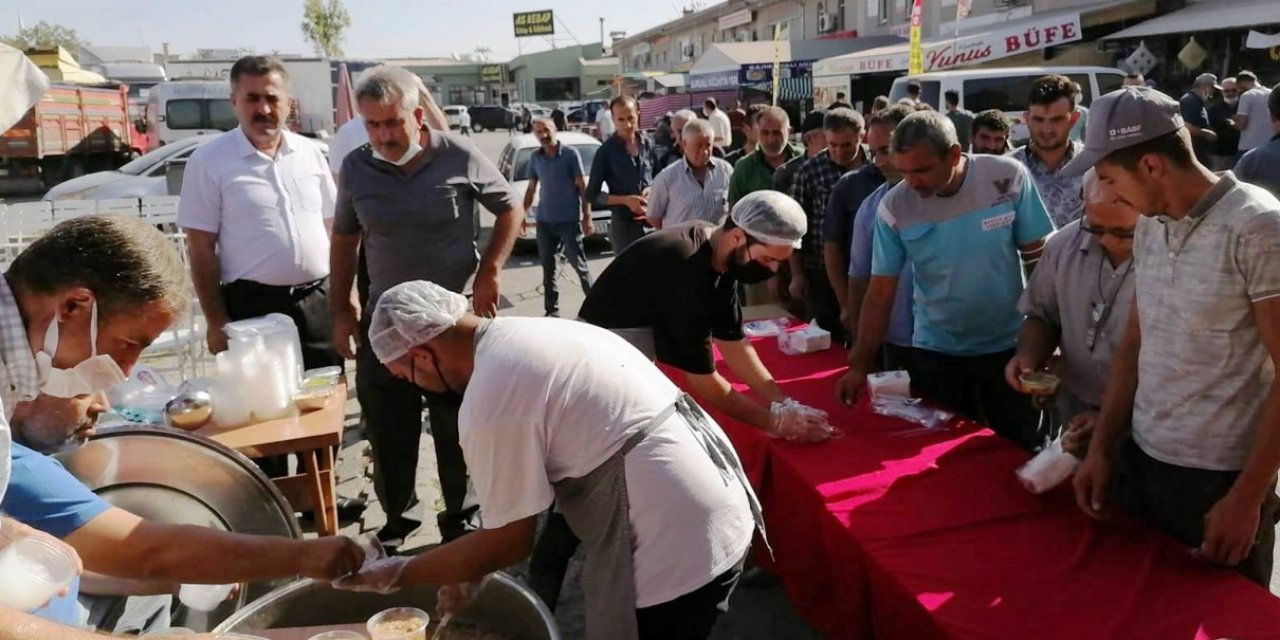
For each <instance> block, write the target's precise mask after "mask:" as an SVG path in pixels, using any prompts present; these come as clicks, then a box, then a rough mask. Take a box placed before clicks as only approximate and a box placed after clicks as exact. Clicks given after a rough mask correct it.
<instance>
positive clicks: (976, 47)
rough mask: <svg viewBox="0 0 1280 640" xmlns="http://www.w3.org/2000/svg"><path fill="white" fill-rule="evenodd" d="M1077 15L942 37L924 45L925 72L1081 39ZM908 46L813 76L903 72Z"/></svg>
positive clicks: (839, 63) (832, 64)
mask: <svg viewBox="0 0 1280 640" xmlns="http://www.w3.org/2000/svg"><path fill="white" fill-rule="evenodd" d="M1080 38H1081V35H1080V14H1078V13H1072V14H1068V15H1065V16H1061V15H1060V16H1058V17H1049V18H1041V19H1037V20H1025V21H1018V22H1017V23H1011V24H1007V25H1001V26H999V27H997V28H993V29H991V30H990V31H988V32H986V33H980V34H974V35H971V36H961V37H960V38H958V39H953V38H944V39H942V40H940V41H935V42H932V43H925V44H924V45H923V51H922V54H923V63H924V71H925V72H929V71H944V70H946V69H954V68H956V67H962V66H965V65H970V64H978V63H981V62H989V61H992V60H999V59H1000V58H1007V57H1009V56H1014V55H1018V54H1022V53H1028V52H1031V51H1039V50H1040V49H1045V48H1047V47H1053V46H1057V45H1060V44H1067V43H1069V42H1076V41H1078V40H1080ZM909 57H910V47H909V46H908V45H894V46H891V47H881V48H879V49H872V50H870V51H864V52H861V53H853V54H848V55H844V56H837V57H835V58H827V59H825V60H819V61H818V62H816V63H814V65H813V75H814V76H836V75H849V74H864V73H886V72H893V71H906V70H907V67H908V64H909V62H910V60H909Z"/></svg>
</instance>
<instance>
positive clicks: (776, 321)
mask: <svg viewBox="0 0 1280 640" xmlns="http://www.w3.org/2000/svg"><path fill="white" fill-rule="evenodd" d="M790 326H791V319H790V318H771V319H768V320H752V321H751V322H744V323H743V324H742V332H743V333H745V334H746V335H747V337H748V338H772V337H773V336H776V335H778V334H780V333H782V332H784V331H786V330H787V327H790Z"/></svg>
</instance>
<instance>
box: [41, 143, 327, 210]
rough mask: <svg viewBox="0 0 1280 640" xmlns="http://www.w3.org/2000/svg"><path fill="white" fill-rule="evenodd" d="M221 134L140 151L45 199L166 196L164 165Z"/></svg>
mask: <svg viewBox="0 0 1280 640" xmlns="http://www.w3.org/2000/svg"><path fill="white" fill-rule="evenodd" d="M220 135H222V134H221V133H215V134H212V135H204V136H195V137H191V138H182V139H181V140H177V141H175V142H171V143H169V144H166V145H164V146H163V147H160V148H159V149H155V150H154V151H150V152H148V153H145V154H143V155H142V156H141V157H139V158H137V159H136V160H133V161H132V162H129V163H126V164H125V165H123V166H121V167H120V168H119V169H115V170H113V171H98V172H96V173H89V174H85V175H83V176H80V177H79V178H74V179H72V180H68V181H66V182H63V183H62V184H59V185H57V186H55V187H53V188H52V189H50V190H49V191H48V192H47V193H45V194H44V198H43V199H44V200H113V199H116V198H146V197H150V196H167V195H169V184H168V182H167V181H166V179H165V172H166V170H167V168H166V165H168V163H169V162H170V161H173V160H183V161H185V160H187V159H188V158H190V157H191V154H193V153H195V151H196V149H198V148H200V145H202V144H205V143H207V142H210V141H212V140H213V139H215V138H217V137H218V136H220ZM309 140H310V142H311V143H313V144H316V145H319V146H320V150H321V151H322V152H323V153H324V155H325V158H328V157H329V144H328V143H327V142H324V141H322V140H316V139H309Z"/></svg>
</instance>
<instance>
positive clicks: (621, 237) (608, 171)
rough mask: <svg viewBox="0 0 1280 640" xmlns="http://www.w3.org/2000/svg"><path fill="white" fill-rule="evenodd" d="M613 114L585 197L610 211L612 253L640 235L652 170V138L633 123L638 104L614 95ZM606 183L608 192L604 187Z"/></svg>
mask: <svg viewBox="0 0 1280 640" xmlns="http://www.w3.org/2000/svg"><path fill="white" fill-rule="evenodd" d="M608 113H612V114H613V120H612V124H613V126H614V127H615V129H613V131H614V133H613V135H610V136H609V137H607V138H605V139H604V143H603V144H601V145H600V149H599V150H597V151H596V157H595V160H593V161H592V163H591V179H590V180H589V181H588V182H587V199H588V200H590V201H591V202H592V203H593V204H595V205H597V206H607V207H609V209H610V210H611V211H612V212H613V215H612V217H611V218H610V221H609V241H610V242H612V243H613V251H614V253H615V254H619V253H622V252H623V251H625V250H626V248H627V247H629V246H631V243H633V242H635V241H636V240H639V239H640V238H643V237H644V234H645V214H646V213H648V206H649V185H650V184H651V183H652V182H653V176H654V173H655V172H656V169H655V168H654V163H655V162H656V158H654V152H653V141H652V140H650V139H649V137H648V136H646V135H645V134H643V133H641V132H640V131H639V130H638V129H637V127H636V123H637V120H638V119H639V105H638V104H637V103H636V100H635V98H632V97H631V96H618V97H617V98H614V99H613V101H612V102H610V103H609V109H608ZM605 186H608V187H609V189H608V191H605V190H604V187H605Z"/></svg>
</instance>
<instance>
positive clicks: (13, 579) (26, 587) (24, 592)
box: [0, 536, 76, 611]
mask: <svg viewBox="0 0 1280 640" xmlns="http://www.w3.org/2000/svg"><path fill="white" fill-rule="evenodd" d="M75 577H76V558H75V556H73V555H72V552H71V551H70V549H69V548H66V547H63V546H62V545H59V544H56V543H54V542H52V541H50V540H46V539H44V538H40V537H34V536H33V537H28V538H20V539H18V540H16V541H14V542H13V543H12V544H10V545H9V546H7V547H5V548H4V549H3V550H0V605H4V606H6V607H9V608H10V609H15V610H17V611H29V610H31V609H34V608H36V607H39V606H42V605H44V603H46V602H48V601H49V600H52V599H53V597H54V596H56V595H58V592H59V591H62V589H63V587H66V586H67V585H69V584H71V580H72V579H74V578H75Z"/></svg>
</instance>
